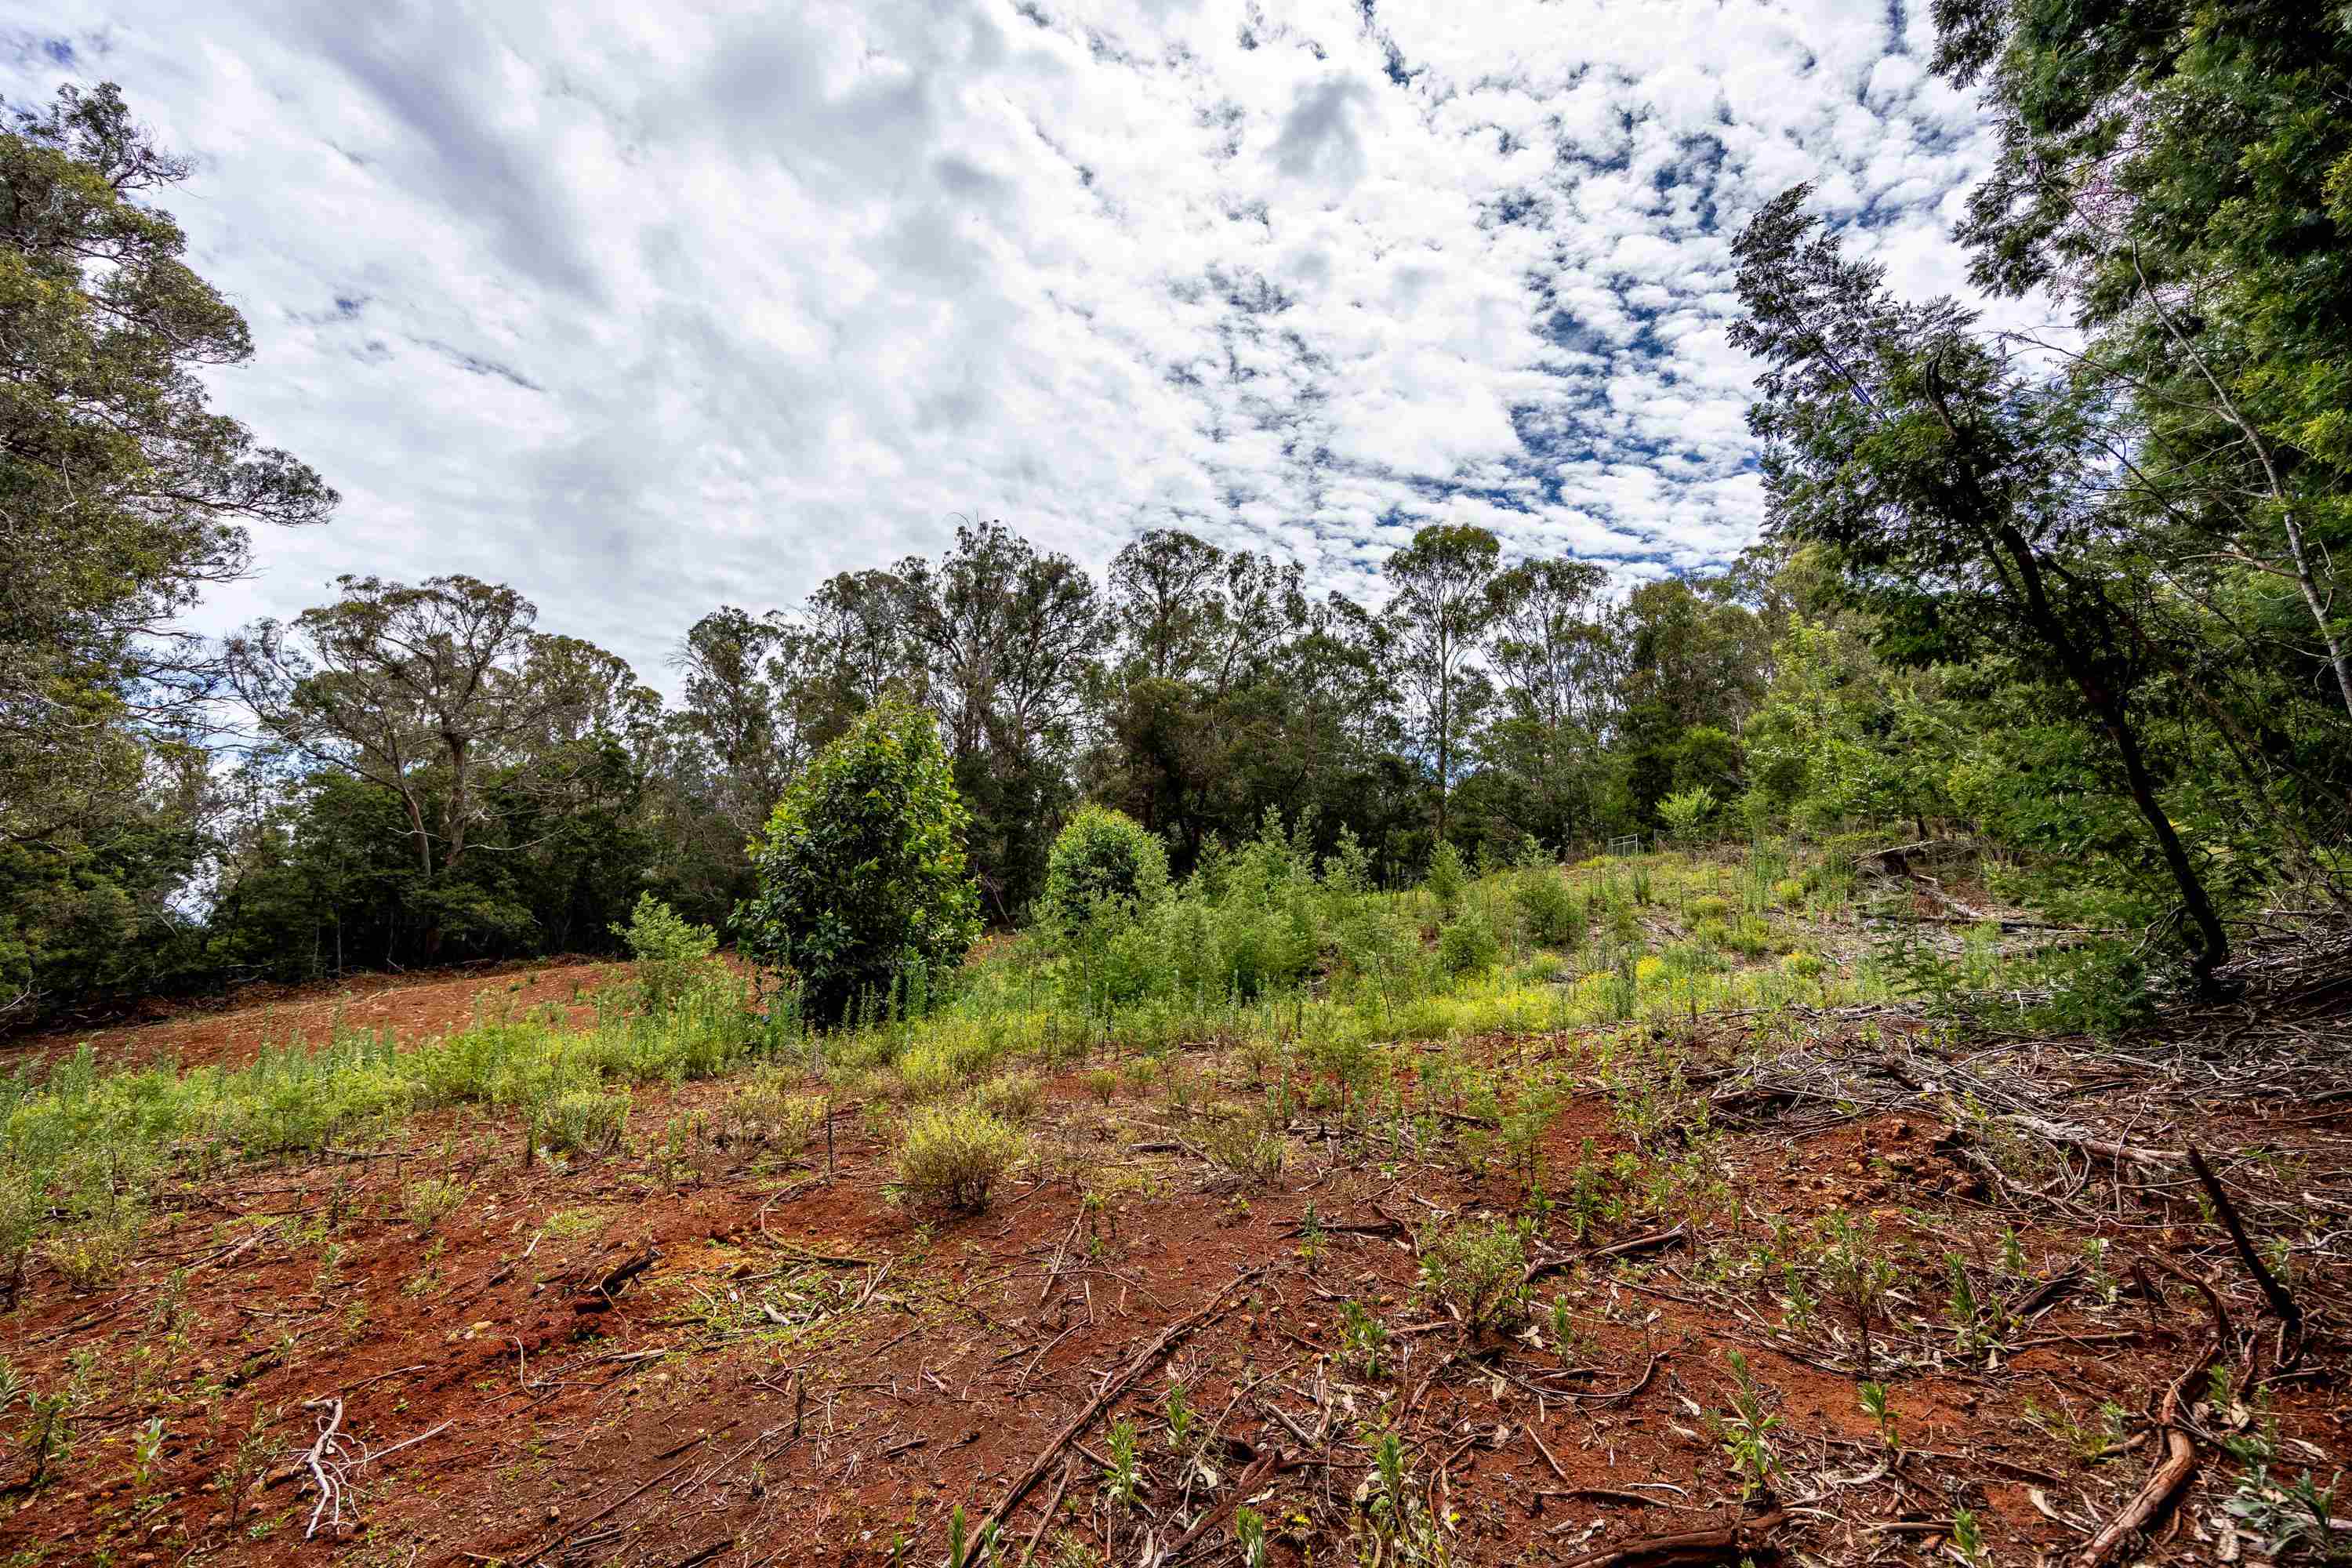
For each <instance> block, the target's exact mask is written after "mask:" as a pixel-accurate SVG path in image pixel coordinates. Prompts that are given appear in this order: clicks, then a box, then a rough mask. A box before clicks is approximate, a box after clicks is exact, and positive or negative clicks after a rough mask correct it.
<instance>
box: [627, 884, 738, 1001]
mask: <svg viewBox="0 0 2352 1568" xmlns="http://www.w3.org/2000/svg"><path fill="white" fill-rule="evenodd" d="M613 934H614V936H617V937H619V938H621V939H622V940H623V941H625V942H627V943H628V944H629V956H630V957H631V958H633V959H635V961H636V971H637V999H638V1003H639V1005H641V1006H643V1008H644V1009H645V1011H646V1013H648V1014H660V1013H667V1012H668V1011H669V1010H670V1009H671V1008H672V1007H675V1006H676V1005H677V1003H678V1001H679V999H680V998H682V997H683V996H685V994H686V993H687V990H688V987H690V986H691V985H692V984H694V982H695V980H696V979H697V978H698V976H699V975H701V974H702V973H704V972H705V971H707V970H708V969H709V967H710V955H711V954H712V953H714V952H717V951H718V950H719V933H718V932H717V931H712V930H711V929H710V928H709V926H699V925H695V924H693V923H691V922H690V921H683V920H680V919H679V918H678V917H677V911H675V910H672V909H671V908H670V907H669V906H668V905H667V904H666V903H664V902H662V901H661V900H659V899H656V898H655V897H654V896H653V895H652V894H651V893H640V894H638V895H637V905H636V908H635V909H634V910H631V911H630V912H629V923H628V924H627V925H615V926H614V927H613Z"/></svg>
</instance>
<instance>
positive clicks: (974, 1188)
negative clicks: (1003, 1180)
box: [898, 1105, 1028, 1210]
mask: <svg viewBox="0 0 2352 1568" xmlns="http://www.w3.org/2000/svg"><path fill="white" fill-rule="evenodd" d="M1027 1149H1028V1142H1027V1140H1025V1139H1024V1138H1023V1137H1022V1136H1021V1134H1020V1132H1019V1131H1016V1130H1015V1129H1013V1128H1012V1127H1010V1126H1008V1125H1006V1124H1005V1123H1004V1122H1003V1121H999V1120H998V1119H997V1118H995V1117H993V1116H991V1115H990V1114H989V1113H988V1112H986V1111H985V1110H979V1109H978V1108H976V1107H973V1106H968V1105H955V1106H929V1107H926V1108H925V1109H923V1110H918V1111H916V1112H915V1113H914V1115H913V1116H911V1117H909V1118H908V1121H907V1141H906V1142H905V1143H904V1144H903V1145H902V1146H901V1147H900V1148H899V1151H898V1180H899V1183H900V1184H902V1185H903V1186H904V1187H905V1188H906V1190H907V1194H908V1196H909V1197H912V1198H913V1199H915V1200H916V1201H917V1202H918V1203H925V1204H936V1205H941V1206H943V1207H947V1208H955V1209H967V1210H976V1209H982V1208H986V1207H987V1206H988V1194H989V1190H990V1189H991V1188H992V1187H993V1186H995V1184H996V1179H997V1178H998V1177H999V1176H1001V1175H1003V1173H1005V1172H1006V1171H1008V1170H1010V1169H1011V1168H1012V1167H1013V1163H1015V1162H1017V1161H1018V1160H1019V1159H1020V1158H1021V1157H1022V1155H1023V1154H1024V1153H1025V1152H1027Z"/></svg>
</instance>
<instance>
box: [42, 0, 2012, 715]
mask: <svg viewBox="0 0 2352 1568" xmlns="http://www.w3.org/2000/svg"><path fill="white" fill-rule="evenodd" d="M548 11H552V12H555V13H558V15H555V16H546V15H542V14H541V13H543V12H548ZM1932 44H1933V36H1932V27H1931V26H1930V24H1929V22H1928V19H1927V5H1926V4H1925V3H1924V0H1886V4H1885V5H1861V4H1855V3H1852V0H1844V3H1841V0H1793V3H1779V4H1772V3H1757V0H1553V3H1538V0H1478V3H1476V4H1465V0H1412V3H1410V4H1409V3H1407V0H1312V3H1307V4H1295V5H1293V4H1286V5H1273V4H1265V5H1260V4H1257V3H1255V0H903V3H901V0H856V3H850V4H825V3H820V0H803V3H801V4H797V5H773V4H766V3H761V4H757V5H739V6H731V7H730V6H701V5H691V6H674V5H656V6H648V5H639V4H625V5H612V6H610V7H609V8H601V9H600V8H598V7H596V6H594V5H569V4H567V5H559V6H553V7H541V6H524V5H490V4H476V5H457V4H443V5H433V4H425V5H411V4H404V3H402V0H373V3H371V4H369V5H320V4H317V3H315V0H308V3H293V4H287V5H268V4H259V3H253V4H222V3H218V0H215V3H204V0H199V3H197V4H193V5H192V4H187V3H185V0H176V3H172V4H165V3H163V0H110V3H109V0H39V3H38V4H37V5H26V3H25V0H0V94H5V96H6V97H7V98H8V99H10V100H14V101H16V102H18V103H24V102H27V101H31V100H42V99H46V98H47V96H48V95H49V94H50V93H51V92H52V91H54V89H55V88H56V86H57V84H58V82H60V81H65V80H78V81H82V82H86V83H87V82H95V81H99V80H103V79H112V80H116V81H119V82H120V83H121V85H122V88H123V89H124V91H125V93H126V95H127V96H128V98H129V99H130V100H131V106H132V108H133V110H135V111H136V112H138V113H139V114H140V115H141V117H142V119H144V120H146V121H149V122H150V123H151V124H152V125H153V126H154V128H155V129H156V130H157V131H158V132H160V134H161V136H162V138H163V141H164V142H166V143H167V144H169V145H171V146H173V147H174V148H176V149H178V150H180V151H183V152H185V153H191V154H193V155H194V156H195V157H196V158H197V159H198V161H199V166H198V170H197V173H196V174H195V176H194V178H193V179H192V180H191V181H190V182H189V184H187V185H186V186H185V187H184V188H183V189H182V190H181V191H180V192H178V193H176V195H175V196H174V197H173V200H172V201H171V203H170V204H169V205H171V206H172V207H173V210H174V212H175V213H176V214H177V215H178V216H179V217H180V219H181V221H182V222H183V224H184V226H186V228H187V229H188V231H189V233H190V236H191V240H192V250H193V253H194V254H193V259H194V263H195V265H196V266H197V268H198V269H199V270H201V271H202V272H204V273H205V275H206V276H207V277H209V278H211V279H213V280H214V281H215V283H216V284H218V285H219V286H220V287H221V288H223V289H225V290H226V291H227V292H228V293H229V295H230V296H231V297H232V298H233V299H234V300H236V302H237V303H238V304H239V305H240V306H241V308H242V309H243V310H245V312H246V314H247V318H248V319H249V320H250V321H251V322H252V325H253V328H254V335H255V339H256V342H257V347H258V353H257V354H256V356H255V359H254V361H253V363H251V364H249V365H247V366H245V367H243V368H241V369H238V370H236V371H234V372H231V373H229V374H226V375H225V376H223V377H222V378H221V379H220V381H219V383H218V386H219V396H220V401H221V403H222V405H224V406H225V407H226V408H227V409H228V410H229V411H230V412H232V413H234V414H236V415H237V416H240V417H242V418H244V419H246V420H247V421H248V422H249V423H250V424H251V425H253V426H254V427H255V428H256V429H257V431H258V432H259V433H260V434H261V435H262V436H263V437H264V438H265V439H267V440H269V441H271V442H274V443H276V444H279V445H282V446H285V447H289V448H290V449H292V450H293V451H295V452H296V453H298V454H299V455H300V456H301V457H303V458H306V459H308V460H309V461H310V462H311V463H312V464H314V465H315V466H316V467H318V468H320V470H321V471H323V472H324V473H325V474H326V476H327V477H328V479H330V480H331V482H332V483H334V484H335V485H336V486H337V487H338V488H340V489H341V490H342V492H343V495H344V498H345V499H344V503H343V506H342V509H341V513H340V514H339V516H338V517H337V519H336V521H334V522H333V523H332V524H331V526H329V527H327V528H324V529H320V530H315V531H305V532H303V533H299V534H286V533H278V534H275V535H273V536H271V537H268V538H265V539H264V540H262V541H261V542H260V545H259V550H258V559H259V563H260V566H261V568H262V571H261V574H260V575H259V576H258V577H257V580H255V581H254V582H251V583H248V584H241V585H239V586H237V587H236V588H234V589H231V590H228V591H226V592H224V593H222V594H219V595H215V600H214V602H213V603H211V604H210V605H207V606H205V610H204V611H203V616H204V619H205V624H206V625H208V626H227V625H230V624H234V623H236V622H237V621H241V620H243V619H246V618H247V617H250V616H255V615H259V614H278V615H287V614H291V613H293V612H295V611H298V610H299V609H300V608H301V607H303V606H304V605H309V604H313V603H317V602H319V601H320V597H321V593H320V590H321V588H322V586H323V585H324V584H326V583H327V582H328V581H329V579H331V577H332V576H333V575H334V574H336V573H338V572H345V571H352V572H374V573H379V574H387V575H397V576H421V575H425V574H432V573H436V572H467V573H472V574H476V575H479V576H483V577H488V578H494V579H499V580H502V581H506V582H510V583H513V584H516V585H517V586H519V587H520V588H522V589H523V590H524V591H525V592H527V593H529V594H530V595H532V596H534V597H535V598H537V599H538V600H539V602H540V603H541V606H542V616H541V624H542V625H543V626H548V627H550V628H551V629H555V630H562V631H568V632H572V633H575V634H577V635H581V636H584V637H591V638H593V639H594V640H596V641H599V642H602V643H604V644H605V645H606V646H609V647H614V649H616V650H618V651H620V652H622V653H623V654H625V655H626V656H627V657H629V658H631V659H632V660H633V661H635V663H636V665H637V667H638V668H639V670H640V672H641V673H642V674H644V675H645V676H646V677H647V678H648V679H652V680H654V682H655V683H656V684H657V685H663V686H667V685H669V684H670V672H669V671H668V670H667V668H664V658H665V655H666V652H667V649H669V648H670V647H672V646H674V644H675V643H676V641H677V637H678V635H679V634H680V633H681V632H682V631H683V630H684V629H685V627H686V626H688V624H690V623H691V622H692V621H693V619H694V618H695V617H696V616H698V615H700V614H701V613H702V612H704V611H705V610H707V609H709V608H710V607H712V606H714V605H718V604H720V603H722V602H724V603H733V604H740V605H746V606H749V607H751V608H753V609H765V608H768V607H771V606H773V605H790V604H793V603H795V602H797V601H798V600H799V599H801V598H802V597H803V596H804V595H806V593H807V592H808V591H809V589H810V588H811V587H812V586H813V585H814V584H815V583H817V582H818V581H819V580H820V579H822V578H823V577H824V575H825V574H829V573H832V572H834V571H836V570H840V569H843V568H846V567H857V566H865V565H873V564H880V563H887V562H888V561H890V560H893V559H895V558H897V557H898V556H899V555H902V554H905V553H907V552H937V551H938V550H939V549H940V547H941V546H942V544H943V543H944V542H946V541H947V540H949V539H950V537H951V536H952V532H953V530H954V526H955V521H956V518H957V515H958V514H979V515H985V516H992V517H1002V518H1003V519H1005V520H1006V521H1010V522H1013V523H1014V524H1016V525H1017V526H1019V527H1020V528H1022V529H1023V530H1024V531H1026V532H1028V533H1029V534H1030V536H1031V537H1032V538H1034V539H1035V540H1037V541H1038V542H1040V543H1041V544H1045V545H1047V546H1050V547H1053V548H1057V549H1061V550H1064V551H1066V552H1069V553H1071V554H1073V555H1075V556H1076V557H1078V558H1079V559H1080V560H1082V561H1085V562H1087V563H1089V564H1095V565H1099V564H1100V563H1103V562H1105V561H1107V560H1108V557H1109V556H1110V554H1111V553H1112V552H1114V551H1116V550H1117V549H1118V546H1119V544H1120V543H1121V542H1123V541H1124V540H1126V539H1127V538H1129V537H1131V536H1132V535H1133V534H1134V533H1136V532H1138V531H1141V530H1142V529H1145V528H1149V527H1153V526H1164V525H1171V524H1172V525H1177V526H1181V527H1187V528H1191V529H1192V530H1194V531H1197V532H1200V533H1202V534H1204V535H1206V536H1208V537H1210V538H1212V539H1213V540H1215V541H1217V542H1221V543H1224V544H1228V545H1237V546H1241V545H1245V546H1250V547H1255V548H1260V549H1271V550H1273V551H1275V552H1280V553H1283V554H1286V555H1290V556H1295V557H1297V558H1298V559H1300V560H1303V561H1305V562H1306V563H1307V564H1308V567H1309V569H1310V571H1312V572H1313V573H1315V574H1317V575H1318V578H1319V579H1320V580H1321V581H1323V582H1325V583H1328V584H1331V585H1334V586H1339V587H1345V588H1348V589H1349V590H1350V591H1353V592H1358V593H1361V594H1365V595H1369V596H1372V597H1377V596H1378V595H1379V589H1378V586H1377V581H1376V578H1375V576H1374V573H1375V570H1376V568H1377V564H1378V563H1379V561H1380V560H1381V557H1382V556H1383V555H1385V554H1386V553H1387V552H1389V551H1390V550H1391V549H1393V548H1395V547H1396V545H1397V544H1399V543H1400V542H1402V541H1403V540H1404V539H1405V538H1406V537H1408V536H1409V535H1410V533H1411V531H1412V530H1413V529H1414V528H1415V527H1417V526H1420V525H1422V524H1423V523H1425V522H1428V521H1468V522H1476V523H1480V524H1484V525H1486V526H1487V527H1490V528H1493V529H1495V530H1496V531H1498V532H1500V533H1501V534H1502V535H1503V536H1504V538H1505V539H1506V541H1507V543H1508V545H1509V547H1510V549H1511V550H1512V551H1513V552H1515V553H1574V554H1578V555H1582V556H1587V557H1592V558H1597V559H1604V560H1608V561H1611V562H1612V563H1620V569H1621V572H1622V574H1626V575H1629V576H1630V575H1643V574H1646V575H1654V574H1660V573H1664V572H1668V571H1673V570H1678V569H1688V568H1692V567H1696V566H1701V565H1704V564H1706V563H1712V562H1718V561H1721V560H1723V559H1725V558H1726V557H1727V556H1728V555H1730V554H1731V553H1733V552H1736V551H1737V550H1738V549H1739V547H1740V546H1741V545H1743V544H1744V543H1746V542H1748V539H1750V538H1751V537H1752V536H1753V533H1754V531H1755V529H1756V527H1757V525H1758V522H1759V513H1760V498H1759V487H1758V484H1757V481H1756V479H1755V476H1754V472H1753V468H1752V464H1751V462H1750V447H1749V443H1748V437H1747V434H1746V430H1745V426H1743V424H1742V419H1741V412H1742V408H1743V406H1744V405H1745V402H1746V399H1747V395H1748V377H1749V371H1748V366H1747V365H1746V364H1745V363H1743V361H1742V359H1741V356H1739V355H1738V354H1736V353H1733V352H1731V350H1730V349H1729V348H1728V347H1727V345H1726V343H1725V341H1724V340H1725V331H1726V328H1727V324H1728V322H1729V321H1730V320H1731V318H1732V315H1733V312H1734V310H1735V304H1734V300H1733V299H1732V296H1731V293H1730V282H1731V279H1730V268H1729V256H1728V251H1729V245H1730V241H1731V239H1732V237H1733V236H1734V235H1735V234H1736V233H1737V232H1738V226H1739V225H1740V224H1741V223H1742V222H1743V221H1744V219H1745V218H1746V216H1747V215H1748V213H1749V212H1750V211H1752V210H1753V208H1754V207H1755V205H1757V204H1758V203H1759V202H1760V201H1761V200H1763V199H1764V198H1765V197H1767V196H1769V195H1772V194H1773V193H1774V192H1776V191H1778V190H1780V188H1782V187H1783V186H1785V185H1788V184H1792V183H1794V182H1796V181H1799V180H1811V181H1814V182H1816V184H1818V186H1819V195H1818V198H1817V200H1818V203H1819V205H1820V206H1821V208H1822V210H1823V211H1825V212H1826V213H1828V214H1829V215H1830V216H1832V218H1834V219H1835V220H1836V221H1838V222H1840V223H1841V224H1844V225H1848V226H1851V227H1852V228H1853V230H1854V232H1855V237H1856V238H1857V240H1858V241H1859V242H1860V243H1861V244H1863V245H1864V246H1865V247H1868V248H1870V249H1871V250H1873V251H1874V252H1875V253H1876V254H1878V255H1879V256H1881V257H1882V258H1884V259H1885V260H1886V261H1887V262H1888V264H1889V265H1890V267H1891V268H1893V270H1894V273H1895V279H1896V280H1897V282H1898V283H1899V284H1901V285H1902V286H1903V287H1905V288H1906V289H1915V290H1931V289H1952V288H1955V287H1957V286H1958V282H1959V278H1958V267H1957V265H1956V258H1954V256H1953V255H1952V253H1951V250H1950V247H1949V246H1948V243H1947V242H1946V239H1945V236H1946V234H1947V233H1948V228H1949V226H1950V223H1951V221H1952V219H1953V218H1954V217H1955V216H1957V214H1958V204H1959V202H1960V200H1961V197H1962V195H1963V193H1964V192H1965V190H1966V187H1967V185H1968V184H1969V182H1970V181H1971V180H1972V179H1973V178H1974V177H1975V176H1976V174H1978V173H1979V172H1980V171H1981V169H1982V168H1983V166H1984V163H1985V162H1986V159H1987V155H1988V153H1989V147H1988V143H1987V140H1986V138H1985V137H1984V136H1983V135H1982V133H1981V132H1979V129H1978V127H1977V123H1976V117H1975V114H1974V112H1973V110H1972V106H1971V103H1970V101H1969V99H1967V98H1966V97H1964V96H1962V95H1958V94H1956V93H1954V92H1952V91H1951V90H1950V89H1948V88H1947V87H1945V86H1944V85H1943V84H1942V83H1940V82H1937V81H1936V80H1933V79H1929V78H1928V77H1927V74H1926V70H1925V62H1926V60H1927V56H1928V54H1929V52H1930V50H1931V48H1932Z"/></svg>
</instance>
